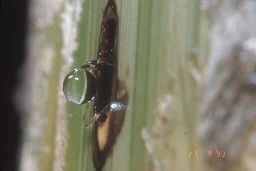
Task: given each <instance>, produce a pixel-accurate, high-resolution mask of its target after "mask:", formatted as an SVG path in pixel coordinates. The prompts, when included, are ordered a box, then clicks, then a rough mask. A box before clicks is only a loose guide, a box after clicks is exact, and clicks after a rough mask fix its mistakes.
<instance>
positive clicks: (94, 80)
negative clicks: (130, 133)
mask: <svg viewBox="0 0 256 171" xmlns="http://www.w3.org/2000/svg"><path fill="white" fill-rule="evenodd" d="M117 36H118V16H117V9H116V4H115V1H114V0H109V2H108V3H107V6H106V8H105V11H104V14H103V20H102V23H101V35H100V42H99V50H98V57H97V59H95V60H92V61H89V62H87V63H86V64H85V65H83V66H81V68H82V69H83V70H84V71H85V73H86V76H85V77H86V79H87V86H86V93H85V95H84V98H83V100H82V101H81V102H79V104H83V103H88V102H89V101H92V100H93V101H94V111H93V112H94V117H93V119H92V120H91V121H90V122H89V123H88V124H87V125H86V126H85V129H86V128H87V127H88V126H90V125H92V124H93V123H94V126H93V142H92V147H93V162H94V166H95V168H96V170H98V171H99V170H101V169H102V167H103V165H104V163H105V160H106V158H107V155H108V153H109V151H110V150H111V147H112V146H113V145H114V143H115V141H116V138H117V136H118V134H119V132H120V130H121V127H122V124H123V121H124V117H125V111H126V105H127V102H128V94H127V93H126V91H124V90H125V86H124V84H122V83H121V82H120V81H119V80H118V68H117V64H118V61H117V59H118V58H117V40H118V37H117ZM67 78H70V76H69V75H68V76H67ZM64 84H65V81H64ZM121 90H122V92H125V93H123V94H120V92H121ZM65 95H66V94H65ZM66 97H67V96H66Z"/></svg>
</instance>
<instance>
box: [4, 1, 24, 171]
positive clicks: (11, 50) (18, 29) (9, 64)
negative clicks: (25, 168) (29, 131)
mask: <svg viewBox="0 0 256 171" xmlns="http://www.w3.org/2000/svg"><path fill="white" fill-rule="evenodd" d="M0 8H1V10H0V13H1V14H0V17H1V19H0V22H1V26H2V29H3V32H2V33H3V39H1V40H3V43H2V48H1V51H2V53H1V57H2V58H1V64H2V69H4V72H2V74H1V80H2V82H1V84H2V85H4V88H3V89H2V92H3V96H2V97H3V98H2V99H3V104H2V105H3V106H2V107H3V109H4V110H2V111H1V113H2V115H1V116H2V117H3V118H2V119H1V120H2V121H4V123H5V124H4V127H3V130H4V134H5V135H4V136H3V140H2V143H3V144H2V147H3V156H4V157H3V158H4V161H3V162H2V165H1V171H5V170H6V171H12V170H18V162H19V161H18V159H19V158H18V157H19V146H20V113H19V111H18V110H17V109H16V108H15V106H14V103H13V98H15V97H14V96H13V95H14V94H13V92H14V89H15V88H16V86H17V84H18V81H19V79H20V78H18V71H19V69H20V66H21V65H22V64H23V62H24V59H25V45H26V41H25V39H26V31H27V13H28V12H27V11H28V0H23V1H15V2H12V1H1V6H0ZM3 46H4V47H3ZM5 50H6V53H5V52H4V51H5Z"/></svg>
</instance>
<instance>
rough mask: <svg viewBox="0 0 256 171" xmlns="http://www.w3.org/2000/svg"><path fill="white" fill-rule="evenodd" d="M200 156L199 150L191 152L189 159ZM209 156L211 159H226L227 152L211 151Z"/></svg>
mask: <svg viewBox="0 0 256 171" xmlns="http://www.w3.org/2000/svg"><path fill="white" fill-rule="evenodd" d="M198 155H200V154H199V153H198V151H197V150H190V151H189V153H188V156H189V157H192V156H198ZM207 156H208V157H209V158H210V157H219V158H224V157H226V152H225V151H219V150H215V151H214V150H209V151H208V152H207Z"/></svg>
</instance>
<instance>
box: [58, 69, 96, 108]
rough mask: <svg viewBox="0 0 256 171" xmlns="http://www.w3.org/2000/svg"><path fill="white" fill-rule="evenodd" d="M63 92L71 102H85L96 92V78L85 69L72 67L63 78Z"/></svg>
mask: <svg viewBox="0 0 256 171" xmlns="http://www.w3.org/2000/svg"><path fill="white" fill-rule="evenodd" d="M63 92H64V94H65V96H66V98H67V99H68V100H69V101H71V102H73V103H76V104H83V103H87V102H89V101H90V100H91V99H92V98H93V97H94V96H95V94H96V80H95V78H94V77H93V75H92V74H91V73H90V72H89V71H87V70H86V69H83V68H79V69H74V70H73V71H71V72H70V73H69V74H68V75H67V76H66V77H65V79H64V82H63Z"/></svg>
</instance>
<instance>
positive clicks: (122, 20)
mask: <svg viewBox="0 0 256 171" xmlns="http://www.w3.org/2000/svg"><path fill="white" fill-rule="evenodd" d="M106 2H107V0H94V1H93V0H86V1H79V0H77V1H75V0H72V1H60V2H59V3H60V4H57V2H56V4H54V5H55V6H54V5H53V4H45V5H46V6H47V5H48V6H47V8H46V9H48V8H49V9H51V7H52V8H54V7H56V9H55V10H53V12H52V13H50V14H51V15H50V14H49V11H47V10H45V8H42V7H41V8H40V7H38V8H39V11H41V12H42V15H41V16H40V15H39V16H37V15H34V17H32V20H31V23H30V27H31V30H30V38H29V43H28V47H29V50H28V60H27V64H26V65H27V66H29V69H28V73H29V72H30V73H34V75H32V76H31V77H28V79H27V84H30V85H31V87H32V88H31V89H26V91H27V92H30V93H29V97H30V99H31V101H30V105H29V108H27V110H25V111H24V113H27V117H26V118H25V119H24V120H26V126H25V128H24V140H23V142H24V144H23V148H22V151H21V167H20V168H21V170H26V171H27V169H28V168H29V166H30V163H31V162H32V163H33V166H34V167H30V169H31V170H33V171H37V170H38V171H39V170H42V171H46V170H55V171H59V170H64V171H70V170H77V171H92V170H94V167H93V161H92V144H91V137H92V128H91V127H90V128H89V129H88V130H86V131H84V130H83V126H84V125H85V124H86V123H88V121H89V118H90V115H91V111H92V104H86V105H76V104H72V103H70V102H68V101H67V100H66V99H65V97H64V95H63V92H62V81H63V80H64V77H65V76H66V74H68V73H69V72H70V71H71V70H72V69H74V68H78V67H80V66H81V65H83V64H85V63H86V62H87V61H89V60H91V59H95V58H96V56H97V50H98V43H99V33H100V24H101V20H102V10H103V9H104V7H105V5H106ZM116 3H117V10H118V14H119V40H118V42H119V44H118V56H119V59H118V62H119V63H118V71H119V73H118V74H119V79H120V80H122V81H123V82H125V84H126V85H127V87H128V92H129V103H128V107H127V111H126V117H125V122H124V125H123V128H122V131H121V133H120V135H119V136H118V138H117V142H116V144H115V146H114V147H113V151H112V152H111V153H110V154H109V158H108V159H107V162H106V164H105V166H104V168H103V171H107V170H108V171H110V170H112V171H120V170H122V171H131V170H134V171H137V170H138V171H139V170H143V169H144V170H146V169H148V170H153V169H155V170H157V169H158V170H159V169H160V170H191V171H196V170H199V168H200V161H199V159H200V158H199V157H198V158H197V157H195V156H192V157H191V156H189V152H190V151H191V150H192V151H195V150H197V149H199V147H198V142H197V135H196V116H197V115H196V114H197V112H198V111H197V108H198V105H199V94H200V92H199V89H198V83H197V82H196V80H195V79H194V77H193V74H192V72H191V70H190V67H189V66H190V65H193V66H194V64H195V63H199V64H200V65H203V63H204V61H205V58H206V54H207V50H205V49H206V47H207V43H206V42H205V35H206V31H205V30H206V28H207V27H206V28H205V25H207V24H205V21H203V22H202V23H201V22H200V19H201V18H202V15H201V12H200V8H199V1H197V0H195V1H193V2H190V1H189V2H186V1H184V2H181V1H178V0H171V1H169V0H162V1H146V0H129V1H121V0H116ZM37 6H40V4H36V2H35V4H34V5H32V6H31V9H34V7H37ZM41 6H42V5H41ZM80 9H81V13H80V12H79V11H80ZM33 13H35V11H34V12H31V14H33ZM43 14H44V15H43ZM49 16H50V17H49ZM77 16H79V19H78V18H77ZM40 19H41V20H40ZM47 19H48V20H49V21H48V20H47ZM37 21H43V24H44V25H43V26H38V25H36V24H35V23H36V22H37ZM39 24H40V23H39ZM38 37H40V39H38ZM32 45H33V46H32ZM45 47H48V49H50V50H49V51H50V52H51V53H50V54H49V53H48V54H47V53H46V51H47V48H45ZM38 54H43V55H38ZM44 54H45V55H44ZM33 57H36V59H33ZM46 58H47V59H48V58H49V61H50V62H49V61H46V62H45V63H44V65H43V66H42V67H41V68H40V66H41V63H42V62H41V61H43V62H44V60H45V59H46ZM33 62H35V63H33ZM50 64H51V65H50ZM45 68H50V71H48V72H47V71H46V69H45ZM196 69H197V70H198V71H200V69H201V68H200V67H196ZM34 71H37V72H34ZM35 78H36V81H35ZM42 80H44V82H43V83H42ZM41 84H42V85H41ZM39 97H43V98H39ZM35 116H37V117H35ZM83 116H85V117H83ZM35 120H38V121H41V122H39V123H40V124H39V123H35ZM31 130H39V131H38V132H39V133H38V134H37V135H33V134H32V133H31V132H30V131H31ZM35 144H36V146H37V148H36V149H34V148H33V147H34V146H35ZM166 163H167V164H166Z"/></svg>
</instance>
